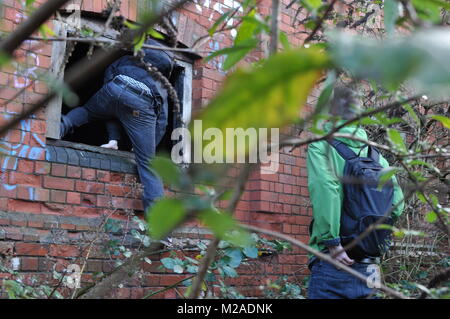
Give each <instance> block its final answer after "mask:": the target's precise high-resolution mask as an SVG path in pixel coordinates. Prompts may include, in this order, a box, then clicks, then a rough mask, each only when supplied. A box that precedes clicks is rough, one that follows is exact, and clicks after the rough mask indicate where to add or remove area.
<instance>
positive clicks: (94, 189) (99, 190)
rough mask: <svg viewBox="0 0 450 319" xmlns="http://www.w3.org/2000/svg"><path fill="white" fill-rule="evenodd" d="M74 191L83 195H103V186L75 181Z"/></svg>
mask: <svg viewBox="0 0 450 319" xmlns="http://www.w3.org/2000/svg"><path fill="white" fill-rule="evenodd" d="M76 190H77V191H78V192H83V193H91V194H92V193H93V194H103V193H104V192H105V184H102V183H96V182H84V181H76Z"/></svg>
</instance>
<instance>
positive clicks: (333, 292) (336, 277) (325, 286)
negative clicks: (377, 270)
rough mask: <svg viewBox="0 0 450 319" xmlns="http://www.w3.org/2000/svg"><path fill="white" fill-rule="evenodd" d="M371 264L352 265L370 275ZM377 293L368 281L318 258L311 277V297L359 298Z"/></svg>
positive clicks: (358, 270)
mask: <svg viewBox="0 0 450 319" xmlns="http://www.w3.org/2000/svg"><path fill="white" fill-rule="evenodd" d="M369 265H370V264H362V263H357V262H355V263H354V264H353V265H351V266H350V267H351V268H353V269H354V270H356V271H357V272H359V273H361V274H363V275H364V276H366V277H368V276H370V275H372V274H373V273H372V272H369V271H368V267H369ZM374 293H375V289H374V288H369V287H368V285H367V283H366V282H363V281H361V280H360V279H358V278H356V277H354V276H352V275H350V274H349V273H347V272H345V271H343V270H338V269H337V268H336V267H335V266H333V265H332V264H330V263H327V262H325V261H323V260H316V261H315V262H314V264H313V266H312V269H311V279H310V281H309V287H308V298H309V299H359V298H368V297H371V295H373V294H374Z"/></svg>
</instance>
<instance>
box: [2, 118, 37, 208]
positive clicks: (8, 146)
mask: <svg viewBox="0 0 450 319" xmlns="http://www.w3.org/2000/svg"><path fill="white" fill-rule="evenodd" d="M3 117H4V118H5V119H7V120H8V119H10V118H11V117H12V115H11V114H3ZM20 129H21V133H20V141H19V142H18V143H11V142H7V137H8V135H7V137H6V138H5V140H6V141H5V140H1V141H0V151H1V152H2V153H6V154H8V155H12V156H17V157H11V156H4V157H2V161H1V163H0V167H1V170H2V172H1V175H0V179H1V181H2V186H3V188H4V189H5V190H7V191H11V190H14V189H15V188H17V185H10V184H8V183H7V181H6V178H7V175H6V172H5V171H6V170H7V169H8V168H11V166H12V169H13V170H17V168H18V165H19V157H22V158H28V159H32V160H38V159H41V156H42V154H43V152H45V143H44V141H42V140H41V139H40V138H39V136H38V135H37V134H36V133H31V120H30V119H26V120H22V121H21V122H20ZM27 133H31V136H32V137H33V138H34V139H35V141H36V142H37V143H38V144H39V145H40V146H41V147H39V146H33V147H30V145H26V144H24V141H25V138H26V134H27ZM12 161H14V162H12ZM11 164H13V165H11ZM5 181H6V183H5ZM28 194H29V197H30V200H34V198H35V192H34V188H32V187H30V188H28Z"/></svg>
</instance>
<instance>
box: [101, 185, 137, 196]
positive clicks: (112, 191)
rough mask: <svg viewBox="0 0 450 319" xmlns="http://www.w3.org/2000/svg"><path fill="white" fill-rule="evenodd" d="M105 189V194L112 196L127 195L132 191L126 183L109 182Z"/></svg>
mask: <svg viewBox="0 0 450 319" xmlns="http://www.w3.org/2000/svg"><path fill="white" fill-rule="evenodd" d="M105 187H106V189H105V194H108V195H112V196H122V197H123V196H126V195H128V194H129V193H130V192H131V187H130V186H125V185H111V184H107V185H106V186H105Z"/></svg>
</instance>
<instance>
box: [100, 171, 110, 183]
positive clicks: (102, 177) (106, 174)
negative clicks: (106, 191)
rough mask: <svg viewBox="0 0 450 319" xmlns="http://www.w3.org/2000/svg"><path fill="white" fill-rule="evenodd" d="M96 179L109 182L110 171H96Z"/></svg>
mask: <svg viewBox="0 0 450 319" xmlns="http://www.w3.org/2000/svg"><path fill="white" fill-rule="evenodd" d="M97 180H98V181H99V182H109V181H110V172H107V171H99V170H98V171H97Z"/></svg>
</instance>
